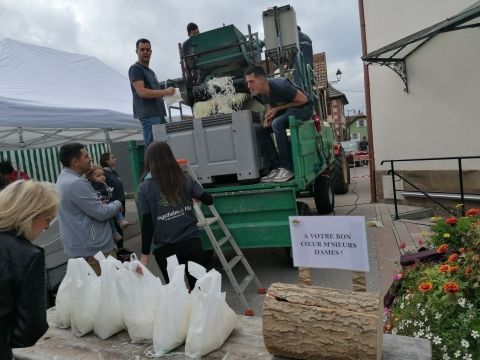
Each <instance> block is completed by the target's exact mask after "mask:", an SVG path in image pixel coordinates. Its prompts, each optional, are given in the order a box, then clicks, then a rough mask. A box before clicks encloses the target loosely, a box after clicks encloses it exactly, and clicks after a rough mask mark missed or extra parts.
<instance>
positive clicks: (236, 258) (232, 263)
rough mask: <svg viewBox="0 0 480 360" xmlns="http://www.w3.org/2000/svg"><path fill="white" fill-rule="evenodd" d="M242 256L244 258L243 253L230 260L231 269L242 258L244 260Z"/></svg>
mask: <svg viewBox="0 0 480 360" xmlns="http://www.w3.org/2000/svg"><path fill="white" fill-rule="evenodd" d="M242 258H243V255H237V256H235V257H234V258H233V259H232V260H230V261H229V262H228V267H229V268H230V270H232V269H233V267H234V266H235V265H237V264H238V262H239V261H240V260H242Z"/></svg>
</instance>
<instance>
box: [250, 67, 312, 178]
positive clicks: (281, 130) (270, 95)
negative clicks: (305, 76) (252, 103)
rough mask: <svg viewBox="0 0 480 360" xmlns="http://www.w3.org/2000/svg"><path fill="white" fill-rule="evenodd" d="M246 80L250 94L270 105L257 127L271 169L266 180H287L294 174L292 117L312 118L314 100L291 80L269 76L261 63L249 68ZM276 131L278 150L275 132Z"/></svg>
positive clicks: (264, 154) (299, 118) (261, 145)
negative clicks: (289, 130)
mask: <svg viewBox="0 0 480 360" xmlns="http://www.w3.org/2000/svg"><path fill="white" fill-rule="evenodd" d="M245 80H246V82H247V86H248V89H249V90H250V93H251V94H252V95H253V96H255V97H257V98H258V99H259V100H260V101H262V102H263V103H264V104H267V111H266V112H265V116H264V120H263V124H262V125H259V126H257V127H256V132H257V136H258V139H259V141H260V147H261V149H262V153H263V156H264V157H265V160H266V162H267V166H268V167H269V169H270V172H269V174H268V175H266V176H264V177H262V178H261V181H262V182H279V183H280V182H285V181H288V180H290V179H292V178H293V177H294V174H293V161H292V152H291V148H290V145H289V143H288V136H287V129H288V127H289V123H288V118H289V117H290V116H295V118H296V119H298V120H308V119H310V118H311V117H312V115H313V101H312V99H310V97H309V96H308V95H307V94H306V93H305V92H304V91H303V90H302V89H301V88H300V87H298V86H297V85H295V84H294V83H292V82H291V81H290V80H289V79H286V78H283V77H278V78H272V79H267V75H266V73H265V70H263V68H262V67H260V66H255V65H254V66H250V67H248V68H247V69H246V70H245ZM272 132H273V133H274V134H275V140H276V142H277V146H278V153H277V150H276V149H275V145H274V143H273V140H272V137H271V134H272Z"/></svg>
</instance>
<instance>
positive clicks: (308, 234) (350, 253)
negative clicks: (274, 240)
mask: <svg viewBox="0 0 480 360" xmlns="http://www.w3.org/2000/svg"><path fill="white" fill-rule="evenodd" d="M289 223H290V235H291V238H292V252H293V264H294V265H295V266H298V267H311V268H329V269H344V270H354V271H364V272H368V270H369V266H368V249H367V235H366V231H365V217H364V216H289Z"/></svg>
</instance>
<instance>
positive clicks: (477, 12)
mask: <svg viewBox="0 0 480 360" xmlns="http://www.w3.org/2000/svg"><path fill="white" fill-rule="evenodd" d="M479 17H480V1H478V2H476V3H475V4H473V5H472V6H469V7H468V8H466V9H465V10H463V11H461V12H460V13H458V14H457V15H455V16H453V17H451V18H448V19H446V20H444V21H441V22H439V23H437V24H435V25H432V26H429V27H428V28H426V29H423V30H420V31H418V32H416V33H414V34H411V35H409V36H406V37H404V38H403V39H400V40H397V41H395V42H393V43H391V44H389V45H386V46H384V47H382V48H380V49H378V50H375V51H372V52H370V53H368V54H367V55H365V56H363V57H362V60H363V61H364V62H365V64H367V65H369V64H372V63H373V64H379V65H382V66H387V67H389V68H390V69H392V70H393V71H395V73H397V75H398V76H400V78H401V79H402V80H403V82H404V84H405V89H404V90H405V92H408V81H407V64H406V60H407V58H408V57H409V56H410V55H411V54H412V53H413V52H415V51H416V50H418V48H420V47H421V46H422V45H423V44H425V43H426V42H427V41H429V40H430V39H432V38H433V37H434V36H436V35H438V34H442V33H446V32H449V31H455V30H463V29H469V28H476V27H480V21H479V20H478V18H479Z"/></svg>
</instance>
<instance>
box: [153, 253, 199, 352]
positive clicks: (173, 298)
mask: <svg viewBox="0 0 480 360" xmlns="http://www.w3.org/2000/svg"><path fill="white" fill-rule="evenodd" d="M167 272H168V278H169V279H170V282H169V283H168V284H167V285H165V287H164V288H165V291H164V293H163V296H162V297H161V299H160V301H159V303H158V307H157V314H156V316H155V322H154V324H153V347H154V349H155V354H156V355H164V354H166V353H168V352H169V351H170V350H173V349H175V348H176V347H178V346H180V345H182V344H183V343H185V339H186V337H187V330H188V324H189V322H190V312H191V296H190V294H189V293H188V289H187V285H186V284H185V265H179V264H178V260H177V257H176V256H175V255H173V256H170V257H169V258H167Z"/></svg>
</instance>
